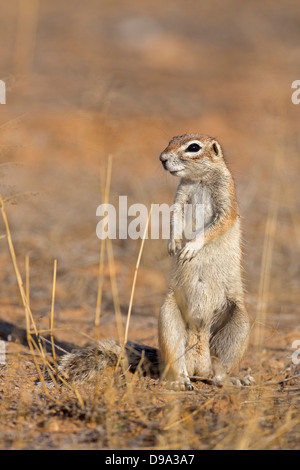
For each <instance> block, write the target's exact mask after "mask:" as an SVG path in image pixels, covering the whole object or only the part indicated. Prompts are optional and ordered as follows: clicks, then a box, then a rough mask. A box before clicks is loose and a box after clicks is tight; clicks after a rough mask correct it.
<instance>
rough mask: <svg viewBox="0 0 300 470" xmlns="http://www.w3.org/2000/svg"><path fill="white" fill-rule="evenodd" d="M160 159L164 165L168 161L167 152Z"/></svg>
mask: <svg viewBox="0 0 300 470" xmlns="http://www.w3.org/2000/svg"><path fill="white" fill-rule="evenodd" d="M159 159H160V161H161V162H162V163H165V162H166V161H167V160H168V157H167V154H166V153H165V152H162V153H161V154H160V156H159Z"/></svg>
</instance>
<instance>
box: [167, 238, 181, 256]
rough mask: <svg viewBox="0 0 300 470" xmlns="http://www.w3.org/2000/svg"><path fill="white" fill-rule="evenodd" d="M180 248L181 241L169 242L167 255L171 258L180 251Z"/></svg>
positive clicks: (172, 240)
mask: <svg viewBox="0 0 300 470" xmlns="http://www.w3.org/2000/svg"><path fill="white" fill-rule="evenodd" d="M181 248H182V245H181V240H174V239H171V240H169V243H168V252H169V255H171V256H174V255H176V254H177V253H178V252H179V251H180V250H181Z"/></svg>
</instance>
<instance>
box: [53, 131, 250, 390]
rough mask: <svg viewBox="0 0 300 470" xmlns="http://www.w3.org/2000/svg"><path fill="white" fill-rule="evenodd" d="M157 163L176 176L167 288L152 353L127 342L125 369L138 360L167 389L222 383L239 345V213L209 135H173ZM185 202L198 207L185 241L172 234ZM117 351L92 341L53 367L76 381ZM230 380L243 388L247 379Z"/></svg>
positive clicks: (243, 324) (243, 330) (243, 341)
mask: <svg viewBox="0 0 300 470" xmlns="http://www.w3.org/2000/svg"><path fill="white" fill-rule="evenodd" d="M160 161H161V162H162V165H163V167H164V168H165V170H167V171H169V172H170V173H171V174H172V175H175V176H179V177H180V178H181V180H180V183H179V186H178V188H177V192H176V196H175V204H174V207H175V209H174V213H173V217H172V222H171V238H170V241H169V244H168V250H169V254H170V255H171V256H172V268H171V275H170V281H169V291H168V294H167V296H166V299H165V302H164V304H163V306H162V308H161V311H160V315H159V321H158V337H159V350H158V351H157V350H156V349H155V348H150V347H148V346H143V345H137V344H135V343H131V342H128V343H127V345H126V348H125V351H124V354H126V357H127V363H128V364H129V366H130V368H131V370H132V371H134V370H136V368H137V366H138V364H140V363H142V364H141V367H142V369H143V371H146V372H148V373H149V374H150V375H152V376H156V377H158V376H159V375H160V376H161V377H162V378H165V379H166V380H167V381H168V383H170V384H171V387H172V388H174V389H176V390H191V389H192V388H193V386H192V384H191V377H192V378H193V377H194V378H195V377H202V378H205V377H213V379H214V380H215V381H217V382H220V383H221V382H222V381H224V379H225V378H226V377H227V374H229V373H230V372H231V370H232V368H233V367H234V366H236V365H237V364H238V363H239V361H240V360H241V358H242V356H243V354H244V352H245V349H246V346H247V342H248V335H249V318H248V314H247V311H246V309H245V305H244V292H243V285H242V279H241V232H240V218H239V214H238V206H237V202H236V196H235V188H234V182H233V179H232V176H231V174H230V172H229V170H228V168H227V165H226V163H225V160H224V156H223V152H222V149H221V146H220V144H219V143H218V142H217V140H216V139H214V138H211V137H208V136H206V135H202V134H185V135H182V136H179V137H174V138H173V139H172V140H171V141H170V142H169V145H168V147H167V148H166V149H165V150H164V151H163V152H162V154H161V155H160ZM185 204H190V205H191V206H192V207H193V206H195V204H202V205H203V206H202V207H204V212H202V214H203V227H204V230H203V231H202V233H198V234H196V236H195V237H194V238H192V239H187V238H186V236H185V233H183V232H181V233H179V234H178V233H176V232H178V227H177V226H176V227H175V222H176V221H177V220H178V219H181V220H182V218H183V208H184V205H185ZM193 220H194V219H193ZM184 223H185V222H183V226H182V228H183V229H184ZM181 235H182V236H181ZM121 351H122V348H121V345H120V344H118V343H117V342H116V341H113V340H106V341H99V342H98V343H97V354H95V345H92V346H89V347H87V348H83V349H81V350H77V351H73V352H72V353H70V354H67V355H65V356H64V357H63V358H62V359H61V362H60V364H59V367H58V371H59V372H60V373H63V374H64V375H65V376H67V377H68V378H69V379H71V380H73V381H75V382H82V381H85V380H88V379H91V378H93V377H95V375H96V374H97V373H98V372H100V371H101V370H103V369H104V368H106V367H107V366H109V365H116V363H117V360H118V357H119V355H120V353H121ZM230 380H231V381H232V383H236V384H241V385H250V384H251V382H252V380H253V379H252V378H251V377H246V378H244V379H234V378H231V379H230Z"/></svg>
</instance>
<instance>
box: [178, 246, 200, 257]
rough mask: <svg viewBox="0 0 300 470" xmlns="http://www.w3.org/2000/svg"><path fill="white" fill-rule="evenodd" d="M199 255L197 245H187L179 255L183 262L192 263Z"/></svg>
mask: <svg viewBox="0 0 300 470" xmlns="http://www.w3.org/2000/svg"><path fill="white" fill-rule="evenodd" d="M198 253H199V247H198V246H197V244H196V243H191V242H190V243H187V244H186V245H185V247H183V248H182V250H181V252H180V253H179V259H180V260H181V261H191V260H192V259H193V258H195V256H196V255H197V254H198Z"/></svg>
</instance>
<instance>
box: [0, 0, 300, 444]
mask: <svg viewBox="0 0 300 470" xmlns="http://www.w3.org/2000/svg"><path fill="white" fill-rule="evenodd" d="M191 3H193V8H194V9H195V12H196V13H197V15H196V14H195V15H194V18H195V19H196V18H197V22H195V21H194V19H193V18H191V17H190V14H189V12H188V9H187V11H183V10H182V8H181V6H180V2H179V1H177V0H175V3H174V2H172V14H171V16H170V11H169V10H168V6H167V4H168V2H167V4H166V6H164V7H162V5H161V3H160V4H158V3H157V4H156V3H155V5H154V4H153V1H152V2H150V1H149V2H148V1H145V2H144V3H143V6H141V5H140V4H138V2H132V5H133V6H131V7H130V8H129V7H123V3H121V2H118V5H119V7H120V9H119V12H118V14H117V12H116V10H115V9H114V8H113V6H112V3H111V2H106V1H104V0H103V2H102V4H101V12H100V6H99V2H97V1H96V0H90V1H89V8H87V9H84V11H83V9H82V8H81V7H80V5H79V3H78V4H77V3H76V7H77V8H75V7H74V9H73V10H72V11H70V8H69V7H67V6H63V5H61V3H59V2H57V1H54V2H51V4H50V3H49V4H48V5H45V4H41V3H40V4H39V2H37V1H36V0H32V1H30V2H29V3H28V6H27V8H26V9H24V8H23V6H22V2H19V3H18V2H15V4H14V3H13V2H12V4H11V6H7V7H6V8H7V17H6V19H5V22H3V19H2V20H1V19H0V25H1V26H2V28H1V31H2V32H3V33H0V34H5V35H6V39H7V38H8V39H9V38H11V41H8V39H7V40H5V41H4V40H3V41H0V54H1V57H2V59H3V60H2V63H3V64H4V65H3V67H4V71H3V76H6V77H10V78H9V79H7V81H8V85H9V86H8V87H7V88H8V93H9V95H8V100H7V103H8V105H6V106H5V107H1V111H3V117H1V123H0V138H1V142H0V144H1V146H0V156H1V162H0V172H1V173H0V177H1V187H0V190H1V191H0V192H1V199H0V206H1V214H2V221H1V225H0V263H1V271H0V298H1V304H0V339H4V340H5V344H6V350H7V363H6V365H4V366H2V365H0V448H2V449H42V448H46V449H54V448H57V449H94V448H96V449H175V450H176V449H189V450H202V449H236V450H246V449H247V450H248V449H250V450H252V449H297V448H298V447H299V438H300V416H299V391H300V378H299V372H300V370H299V366H298V367H297V366H296V365H294V364H293V363H292V361H291V356H292V353H293V352H294V351H293V349H292V343H293V341H295V340H299V339H300V330H299V320H298V319H299V302H300V295H299V278H300V268H299V249H300V244H299V233H300V223H299V208H300V201H299V195H298V181H299V170H300V166H299V137H298V127H297V122H299V109H298V108H297V106H295V105H291V104H290V97H289V96H287V95H288V93H289V85H290V82H291V81H292V80H294V79H296V78H297V76H296V75H295V74H296V73H297V64H296V62H297V61H295V60H294V58H295V57H297V55H296V54H297V53H298V52H297V51H298V49H297V47H298V46H297V47H296V46H295V44H296V43H297V41H296V42H295V38H298V29H297V27H296V26H295V24H294V16H295V15H294V13H289V12H293V9H294V7H295V4H294V2H293V1H292V0H289V4H290V5H289V7H290V8H289V9H286V11H285V16H284V19H282V14H283V12H282V11H280V12H279V11H278V10H277V8H275V6H274V7H271V6H268V8H267V10H265V8H266V7H265V6H264V5H260V6H257V8H258V10H255V9H254V7H252V6H251V5H249V6H247V8H246V7H245V10H241V11H239V13H238V15H236V5H235V2H234V1H233V0H231V1H229V2H227V5H226V11H225V10H224V11H223V9H222V8H218V14H216V12H215V11H214V7H213V2H197V3H195V2H191ZM123 8H124V10H123ZM135 8H137V10H135ZM57 9H59V15H58V14H57ZM246 10H247V11H246ZM228 12H231V13H232V15H233V13H234V15H233V16H231V19H233V20H235V18H238V23H237V24H236V25H235V26H236V27H235V28H232V27H230V28H229V27H228V26H227V19H228V17H227V14H228ZM270 14H271V16H270ZM66 17H67V18H68V21H67V22H66V21H65V20H66ZM270 17H272V24H271V23H270V22H269V20H268V21H267V18H270ZM57 18H61V21H63V22H64V24H67V25H70V27H69V26H68V28H67V29H65V28H63V30H62V29H61V26H60V22H59V21H60V20H58V19H57ZM145 18H148V19H149V18H150V21H148V22H147V21H146V20H145ZM201 18H206V22H205V24H202V28H199V24H198V23H199V21H200V19H201ZM210 18H211V19H210ZM130 19H131V20H132V19H133V20H134V21H132V23H130V24H131V30H130V31H131V32H130V34H129V33H128V24H129V23H128V20H130ZM151 21H152V22H151ZM97 22H99V24H100V27H99V24H98V23H97ZM178 22H180V25H181V27H180V30H178V28H177V26H178V24H179V23H178ZM282 22H283V23H282ZM106 24H110V25H111V27H110V28H109V31H108V30H107V28H106V27H105V25H106ZM135 28H136V29H135ZM282 28H283V29H284V31H285V37H284V41H285V42H286V44H284V47H282V46H283V44H282V43H281V42H280V39H279V38H280V37H282V36H281V34H278V31H282ZM229 30H230V31H231V33H230V31H229ZM216 31H218V34H216ZM262 31H267V33H265V34H263V33H262ZM74 32H76V34H74ZM212 32H213V34H212ZM254 32H255V33H254ZM137 33H138V34H142V37H141V38H140V39H143V41H142V40H140V41H138V43H137V42H135V41H134V40H133V39H134V34H137ZM209 34H212V36H210V35H209ZM14 35H15V36H14ZM131 35H133V36H131ZM236 35H238V36H236ZM294 35H295V36H294ZM207 38H210V39H209V40H208V39H207ZM8 43H11V44H15V47H14V49H13V50H8V49H7V47H6V48H5V49H4V48H3V46H1V44H8ZM297 44H298V43H297ZM83 45H84V46H83ZM270 47H271V50H272V51H274V50H276V51H277V53H276V55H274V54H270ZM183 52H184V53H183ZM178 57H181V61H178ZM224 57H226V61H225V62H224ZM199 58H201V60H199ZM203 63H205V64H206V67H203ZM295 64H296V65H295ZM12 71H13V72H14V75H12ZM66 77H67V78H66ZM74 77H75V78H74ZM261 77H262V78H263V79H262V78H261ZM298 78H299V77H298ZM83 83H84V85H82V84H83ZM54 103H55V106H54ZM54 108H55V109H54ZM16 116H17V117H16ZM197 129H198V130H200V131H202V132H204V133H207V134H210V135H214V136H216V137H218V138H219V139H220V141H221V142H223V144H224V147H225V150H227V152H226V153H227V154H228V156H227V159H228V162H229V166H230V167H231V168H232V170H233V173H234V175H235V177H236V181H237V187H238V195H239V201H240V206H241V215H242V222H243V227H244V240H245V246H244V251H245V262H244V265H245V274H244V277H245V284H246V287H247V293H246V299H247V304H248V309H249V312H250V314H251V316H252V318H253V328H252V330H251V338H250V346H249V351H248V353H247V355H246V357H245V359H244V360H243V362H242V364H241V367H240V371H239V373H240V374H241V375H245V374H251V375H253V376H254V377H255V378H256V381H257V383H256V385H255V386H253V387H251V388H244V389H242V390H240V389H236V388H232V387H230V386H229V385H228V386H224V387H222V388H218V387H215V386H213V385H207V384H204V383H202V382H196V383H195V391H193V392H180V393H176V392H171V391H168V390H166V389H165V388H164V386H163V385H162V384H160V383H158V382H157V381H155V380H152V379H150V378H145V377H139V375H138V373H136V374H134V375H132V374H130V373H128V372H126V371H125V372H124V374H120V373H119V372H117V370H107V371H106V372H105V374H103V376H101V377H99V378H98V379H97V380H96V381H95V383H91V384H89V385H86V386H80V387H75V386H74V384H69V383H67V382H66V381H65V380H64V378H63V377H59V379H60V380H61V381H62V382H63V385H62V386H59V385H58V384H57V379H58V378H57V374H56V372H57V361H59V357H60V355H61V354H62V353H63V352H64V351H65V350H69V349H70V348H72V347H73V346H76V345H78V346H84V345H85V344H87V343H90V344H92V343H93V342H94V341H95V340H97V339H99V338H100V339H102V338H116V339H119V340H120V341H121V342H123V344H124V342H125V341H126V340H127V338H129V339H132V340H136V341H138V342H142V343H146V344H150V345H153V346H157V334H156V322H157V315H158V311H159V308H160V305H161V303H162V300H163V297H164V295H165V292H166V289H167V277H168V271H169V260H168V258H167V256H166V247H165V241H161V240H159V241H157V242H156V241H155V242H154V241H152V240H147V239H145V237H143V239H142V240H140V241H130V240H126V241H123V240H116V241H112V240H107V241H106V242H105V243H104V242H99V240H97V239H96V236H95V226H96V221H95V209H96V207H97V205H98V204H99V203H100V202H102V203H108V202H112V203H116V202H117V199H118V196H119V195H124V194H127V195H128V203H129V204H131V203H133V202H137V201H138V202H143V203H144V204H145V205H147V206H148V207H151V203H152V202H154V203H162V202H171V201H172V198H173V195H174V190H175V185H176V183H177V181H175V179H172V178H171V177H168V176H166V174H164V173H163V172H162V170H161V168H160V165H159V162H158V159H157V157H156V156H157V155H158V154H159V152H160V151H161V150H162V148H164V146H165V145H166V144H167V141H168V140H169V139H170V137H172V136H173V135H176V134H180V133H183V132H185V131H194V130H197ZM108 155H111V157H107V156H108ZM5 162H8V163H7V164H6V163H5ZM20 162H21V164H20ZM287 162H288V164H287ZM99 170H100V180H101V181H100V184H99ZM99 188H100V190H99ZM46 370H47V371H48V374H49V375H50V376H51V377H52V379H53V380H52V381H53V387H49V386H48V385H47V384H46V383H45V381H44V373H45V371H46ZM37 380H38V381H39V384H37V382H36V381H37Z"/></svg>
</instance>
